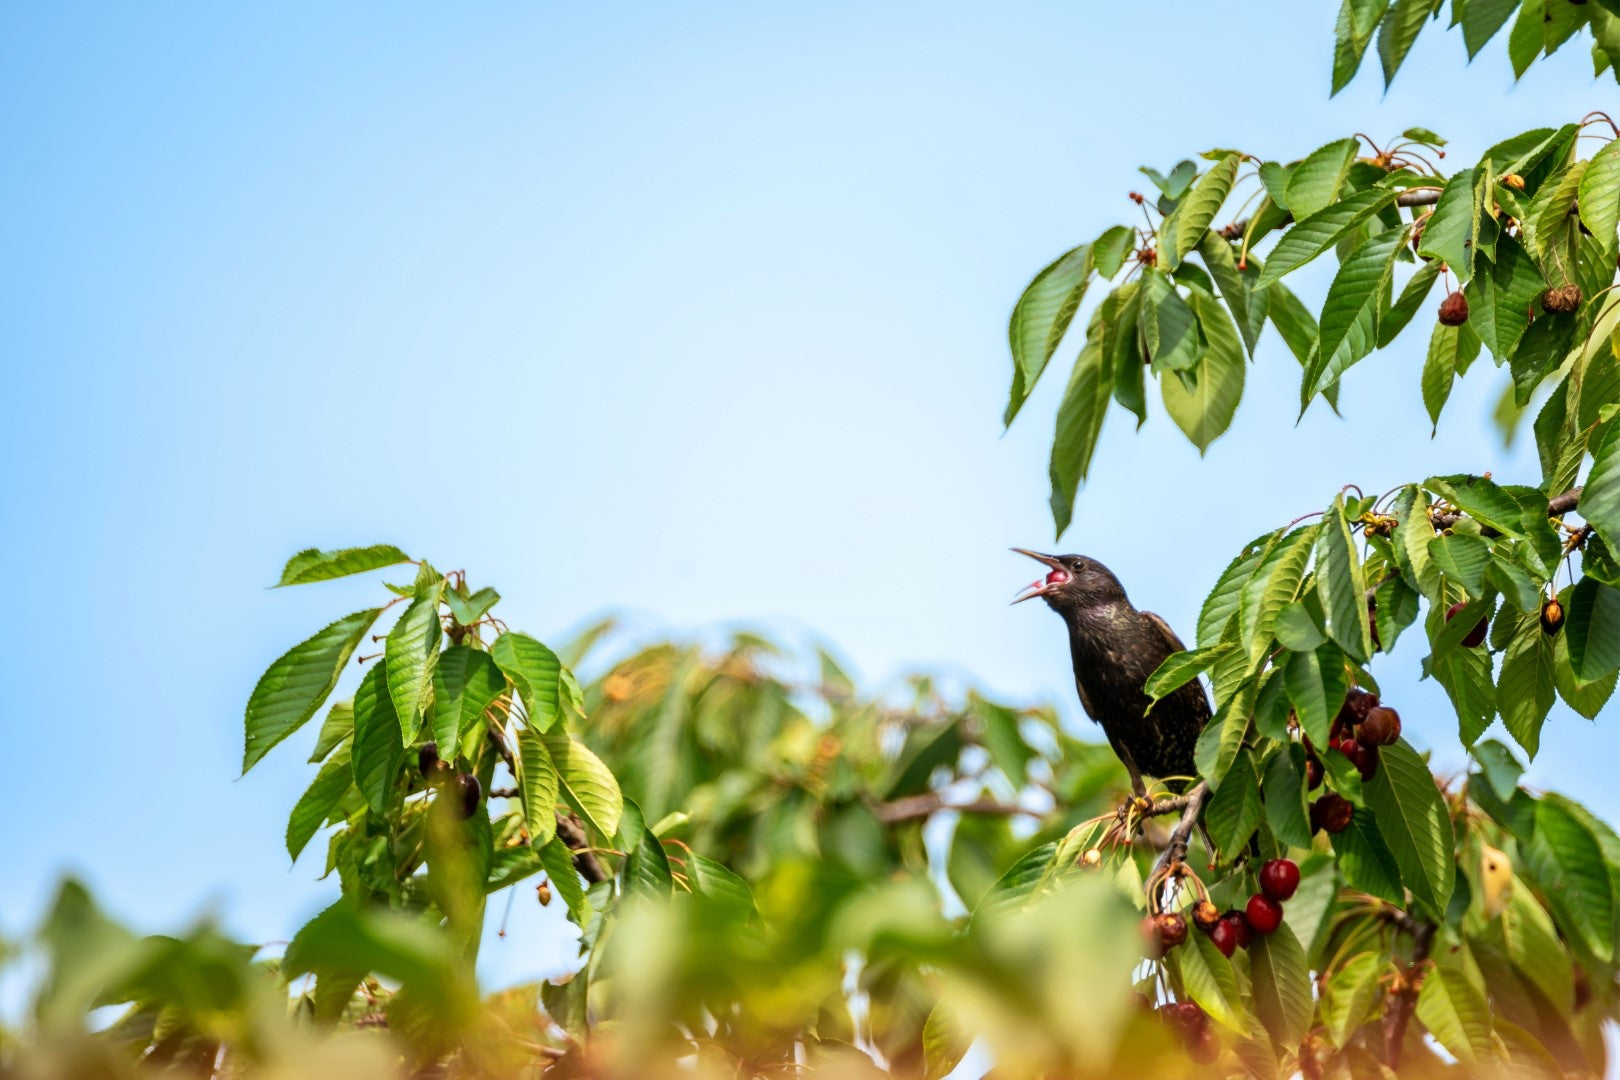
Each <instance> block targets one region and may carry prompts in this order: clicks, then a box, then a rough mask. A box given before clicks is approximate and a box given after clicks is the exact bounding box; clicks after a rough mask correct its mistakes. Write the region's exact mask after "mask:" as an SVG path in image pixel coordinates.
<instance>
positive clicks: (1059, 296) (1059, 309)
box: [1002, 244, 1095, 424]
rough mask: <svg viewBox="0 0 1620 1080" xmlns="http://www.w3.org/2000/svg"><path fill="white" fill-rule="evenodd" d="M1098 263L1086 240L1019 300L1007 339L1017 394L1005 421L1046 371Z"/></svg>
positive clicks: (1038, 276) (1043, 273)
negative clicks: (1010, 348) (1085, 242)
mask: <svg viewBox="0 0 1620 1080" xmlns="http://www.w3.org/2000/svg"><path fill="white" fill-rule="evenodd" d="M1094 266H1095V262H1094V259H1093V256H1092V247H1091V245H1090V244H1081V245H1080V246H1079V247H1077V248H1073V249H1072V250H1070V251H1067V252H1065V253H1064V254H1063V255H1061V256H1059V257H1058V259H1057V260H1056V261H1055V262H1053V263H1052V264H1051V265H1050V266H1048V267H1047V268H1046V269H1044V270H1042V271H1041V272H1040V273H1039V274H1036V275H1035V280H1034V281H1032V282H1030V283H1029V287H1028V288H1026V289H1025V290H1024V294H1023V295H1022V296H1020V297H1019V298H1018V303H1017V304H1016V305H1015V306H1014V307H1013V313H1012V320H1011V321H1010V322H1009V323H1008V325H1007V340H1008V342H1009V344H1011V346H1012V354H1013V382H1012V396H1011V399H1010V400H1009V401H1008V403H1007V411H1006V414H1005V416H1004V417H1003V418H1002V420H1003V422H1004V423H1007V424H1011V423H1012V422H1013V418H1014V417H1016V416H1017V415H1018V410H1019V409H1020V408H1022V407H1023V404H1024V402H1025V401H1026V400H1027V399H1028V398H1029V395H1030V392H1031V391H1033V390H1034V389H1035V383H1036V382H1037V381H1038V380H1039V379H1040V377H1041V373H1042V372H1043V371H1045V370H1046V364H1047V361H1049V360H1051V359H1052V354H1053V353H1054V352H1056V351H1057V347H1058V345H1059V343H1061V342H1062V340H1063V335H1064V333H1065V332H1067V331H1068V329H1069V323H1070V322H1072V321H1073V320H1074V313H1075V312H1076V311H1078V310H1079V309H1080V301H1081V300H1082V299H1083V298H1084V297H1085V295H1086V287H1087V286H1088V285H1089V284H1090V282H1091V274H1092V270H1093V268H1094Z"/></svg>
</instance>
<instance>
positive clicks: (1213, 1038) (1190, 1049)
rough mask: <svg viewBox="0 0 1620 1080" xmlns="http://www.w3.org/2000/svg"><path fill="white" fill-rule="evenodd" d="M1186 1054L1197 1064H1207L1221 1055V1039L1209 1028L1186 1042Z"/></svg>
mask: <svg viewBox="0 0 1620 1080" xmlns="http://www.w3.org/2000/svg"><path fill="white" fill-rule="evenodd" d="M1187 1056H1188V1057H1190V1058H1192V1059H1193V1061H1194V1062H1196V1063H1197V1064H1199V1065H1208V1064H1210V1063H1211V1062H1213V1061H1214V1060H1215V1059H1216V1058H1218V1057H1220V1056H1221V1040H1220V1037H1219V1036H1218V1035H1216V1034H1215V1033H1214V1032H1213V1031H1211V1030H1210V1029H1209V1028H1205V1029H1204V1030H1203V1031H1201V1032H1199V1033H1198V1036H1197V1037H1196V1038H1194V1039H1189V1040H1188V1042H1187Z"/></svg>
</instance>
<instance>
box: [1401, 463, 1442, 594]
mask: <svg viewBox="0 0 1620 1080" xmlns="http://www.w3.org/2000/svg"><path fill="white" fill-rule="evenodd" d="M1394 513H1395V517H1396V519H1397V521H1398V522H1399V524H1398V525H1396V527H1395V536H1394V541H1395V543H1394V548H1395V561H1396V563H1397V564H1398V565H1399V566H1400V568H1401V573H1402V574H1404V575H1405V576H1406V579H1407V581H1408V582H1409V583H1411V584H1413V585H1416V586H1417V588H1418V591H1419V592H1421V593H1422V594H1423V595H1424V596H1426V597H1428V598H1429V601H1430V602H1431V603H1439V602H1440V600H1441V596H1440V585H1441V579H1440V568H1439V567H1438V566H1436V565H1435V563H1434V559H1433V558H1432V557H1431V556H1430V554H1429V541H1430V540H1432V539H1433V538H1434V525H1433V523H1432V522H1430V521H1429V501H1428V499H1427V497H1425V496H1424V495H1423V493H1422V492H1421V491H1419V490H1418V489H1417V488H1416V487H1415V486H1409V487H1406V488H1404V489H1402V491H1401V493H1400V494H1399V495H1397V496H1396V497H1395V505H1394Z"/></svg>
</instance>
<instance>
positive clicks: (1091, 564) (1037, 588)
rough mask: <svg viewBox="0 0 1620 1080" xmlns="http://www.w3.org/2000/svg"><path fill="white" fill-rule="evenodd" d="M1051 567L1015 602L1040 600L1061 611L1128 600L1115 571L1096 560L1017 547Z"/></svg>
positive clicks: (1018, 596) (1021, 553) (1023, 553)
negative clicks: (1036, 598) (1044, 553)
mask: <svg viewBox="0 0 1620 1080" xmlns="http://www.w3.org/2000/svg"><path fill="white" fill-rule="evenodd" d="M1013 550H1014V551H1016V552H1018V554H1020V555H1028V556H1029V557H1030V558H1032V559H1034V560H1035V561H1036V562H1038V563H1042V564H1043V565H1045V566H1046V567H1047V574H1046V576H1045V577H1044V578H1041V579H1039V580H1038V581H1033V582H1031V583H1030V584H1029V585H1028V586H1026V587H1025V588H1024V589H1023V590H1022V591H1021V592H1020V593H1019V594H1018V595H1017V596H1016V597H1014V598H1013V603H1015V604H1017V603H1022V602H1023V601H1025V600H1030V599H1033V598H1034V597H1037V596H1038V597H1040V598H1041V599H1042V600H1045V601H1046V602H1047V604H1048V605H1049V606H1050V607H1051V608H1052V609H1053V610H1054V611H1057V612H1060V613H1061V612H1063V611H1076V610H1080V609H1083V608H1089V607H1097V606H1099V605H1102V604H1111V603H1115V602H1117V601H1121V600H1124V599H1125V587H1124V586H1123V585H1121V584H1120V583H1119V578H1117V577H1115V576H1114V572H1113V571H1112V570H1110V569H1108V567H1106V566H1104V565H1103V564H1102V563H1100V562H1098V561H1097V560H1096V559H1090V558H1087V557H1086V556H1084V555H1042V554H1041V553H1040V552H1038V551H1029V550H1027V549H1026V548H1013Z"/></svg>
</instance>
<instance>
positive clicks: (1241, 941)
mask: <svg viewBox="0 0 1620 1080" xmlns="http://www.w3.org/2000/svg"><path fill="white" fill-rule="evenodd" d="M1221 921H1222V922H1223V923H1225V924H1226V925H1227V926H1230V927H1231V928H1232V939H1233V940H1234V941H1236V942H1237V943H1238V947H1239V948H1243V949H1247V948H1248V947H1249V942H1251V941H1253V940H1254V927H1252V926H1250V925H1249V920H1248V919H1246V918H1244V916H1243V912H1241V911H1238V910H1237V909H1236V908H1233V909H1232V910H1231V911H1228V912H1227V913H1226V914H1225V915H1223V916H1221Z"/></svg>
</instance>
